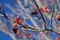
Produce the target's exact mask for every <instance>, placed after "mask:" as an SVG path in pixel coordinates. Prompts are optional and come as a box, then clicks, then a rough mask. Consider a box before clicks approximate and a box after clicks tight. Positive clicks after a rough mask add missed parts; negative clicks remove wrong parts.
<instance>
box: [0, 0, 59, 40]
mask: <svg viewBox="0 0 60 40" xmlns="http://www.w3.org/2000/svg"><path fill="white" fill-rule="evenodd" d="M0 3H1V4H2V6H3V8H4V10H5V12H10V13H11V11H10V10H9V9H8V8H7V7H5V4H10V5H11V6H12V7H14V6H15V4H16V3H15V2H14V0H0ZM3 19H4V20H5V21H4V22H5V23H7V20H6V19H5V18H4V17H3ZM46 20H47V22H49V20H48V19H46ZM27 22H28V24H30V25H32V24H31V23H30V21H29V20H27ZM8 23H9V21H8ZM48 25H49V24H48ZM7 26H9V27H8V28H10V26H11V24H9V25H7ZM33 34H34V32H33ZM35 34H38V33H37V32H35ZM50 36H51V37H52V38H55V37H56V36H58V35H57V34H55V33H53V32H50ZM0 40H12V39H11V37H10V36H9V35H7V34H6V33H4V32H2V31H0Z"/></svg>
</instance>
